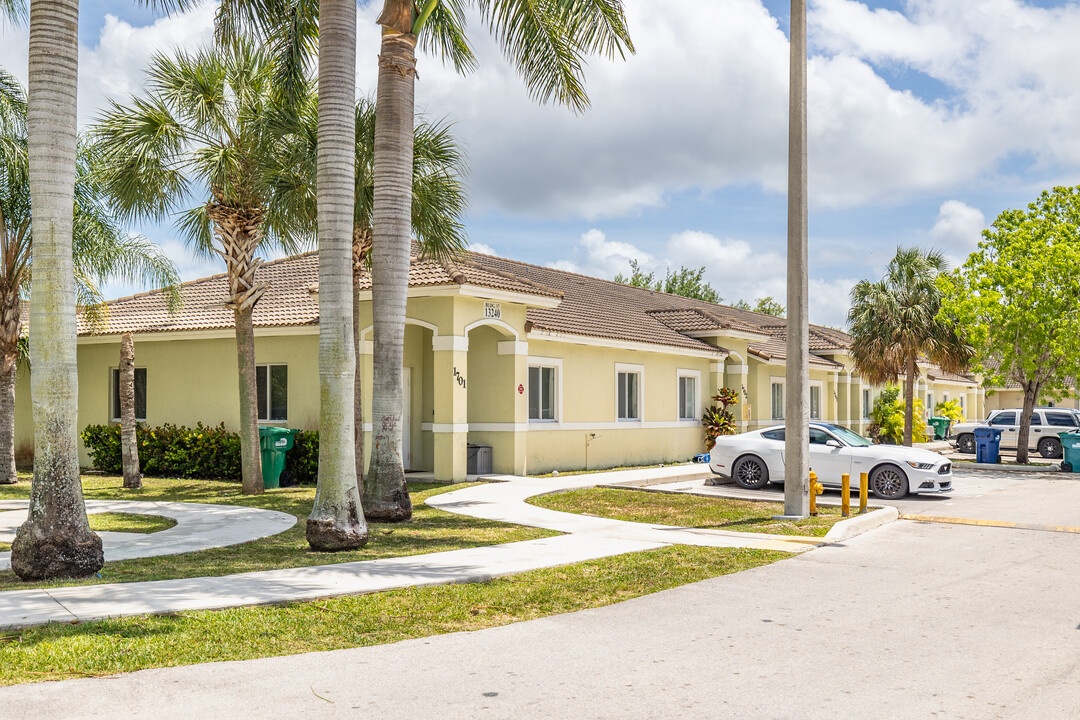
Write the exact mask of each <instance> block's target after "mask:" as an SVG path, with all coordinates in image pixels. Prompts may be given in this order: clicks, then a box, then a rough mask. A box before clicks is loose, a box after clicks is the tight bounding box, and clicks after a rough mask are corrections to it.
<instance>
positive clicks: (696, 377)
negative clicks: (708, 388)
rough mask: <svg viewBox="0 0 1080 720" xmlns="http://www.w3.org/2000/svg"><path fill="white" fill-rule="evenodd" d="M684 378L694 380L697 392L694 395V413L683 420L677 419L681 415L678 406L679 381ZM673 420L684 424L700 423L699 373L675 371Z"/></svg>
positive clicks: (680, 369)
mask: <svg viewBox="0 0 1080 720" xmlns="http://www.w3.org/2000/svg"><path fill="white" fill-rule="evenodd" d="M684 377H690V378H694V388H695V390H696V391H697V392H695V393H694V412H693V414H692V416H691V417H688V418H684V417H679V415H681V414H682V412H681V411H682V407H681V406H680V405H679V380H681V379H682V378H684ZM675 419H676V420H678V421H679V422H684V423H690V422H694V423H700V422H701V371H700V370H689V369H686V368H678V369H677V370H676V371H675Z"/></svg>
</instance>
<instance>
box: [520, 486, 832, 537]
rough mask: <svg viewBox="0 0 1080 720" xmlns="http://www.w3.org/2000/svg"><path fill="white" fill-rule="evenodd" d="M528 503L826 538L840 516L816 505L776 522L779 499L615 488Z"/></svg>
mask: <svg viewBox="0 0 1080 720" xmlns="http://www.w3.org/2000/svg"><path fill="white" fill-rule="evenodd" d="M529 502H530V503H532V504H533V505H537V506H539V507H543V508H548V509H549V510H560V511H562V512H570V513H578V514H581V515H595V516H597V517H605V518H612V519H613V520H628V521H630V522H640V523H654V524H657V525H675V526H677V527H693V528H720V529H723V530H737V531H739V532H759V533H772V534H774V535H809V536H814V537H822V536H824V535H825V533H827V532H828V531H829V528H831V527H832V526H833V524H835V523H836V521H837V520H840V519H841V518H840V508H836V507H821V506H818V515H817V517H811V518H807V519H806V520H799V521H797V522H791V521H787V520H773V516H775V515H783V514H784V506H783V505H782V504H781V503H773V502H758V501H755V500H734V499H730V498H713V497H701V496H698V495H683V494H674V493H659V492H648V491H642V490H616V489H612V488H585V489H582V490H569V491H567V492H563V493H555V494H553V495H541V496H539V497H534V498H531V499H530V500H529Z"/></svg>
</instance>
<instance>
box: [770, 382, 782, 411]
mask: <svg viewBox="0 0 1080 720" xmlns="http://www.w3.org/2000/svg"><path fill="white" fill-rule="evenodd" d="M772 419H773V420H783V419H784V383H782V382H774V383H773V384H772Z"/></svg>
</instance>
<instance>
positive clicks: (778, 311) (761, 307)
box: [732, 295, 786, 317]
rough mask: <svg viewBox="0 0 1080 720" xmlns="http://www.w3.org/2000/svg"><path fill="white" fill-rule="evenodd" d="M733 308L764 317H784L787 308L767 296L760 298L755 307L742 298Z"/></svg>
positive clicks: (770, 296)
mask: <svg viewBox="0 0 1080 720" xmlns="http://www.w3.org/2000/svg"><path fill="white" fill-rule="evenodd" d="M732 307H734V308H738V309H739V310H748V311H750V312H756V313H761V314H762V315H772V316H773V317H784V313H785V312H786V308H784V306H783V305H781V304H780V303H778V302H776V301H775V300H773V297H772V295H766V296H765V297H763V298H758V299H757V301H756V302H755V304H754V305H751V304H750V303H748V302H746V301H745V300H743V299H742V298H739V300H737V301H736V302H735V303H734V304H733V305H732Z"/></svg>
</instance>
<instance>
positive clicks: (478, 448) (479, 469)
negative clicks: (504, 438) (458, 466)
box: [465, 445, 491, 475]
mask: <svg viewBox="0 0 1080 720" xmlns="http://www.w3.org/2000/svg"><path fill="white" fill-rule="evenodd" d="M467 448H468V452H469V455H468V459H467V460H466V461H465V473H466V474H467V475H490V474H491V446H490V445H468V446H467Z"/></svg>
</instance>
